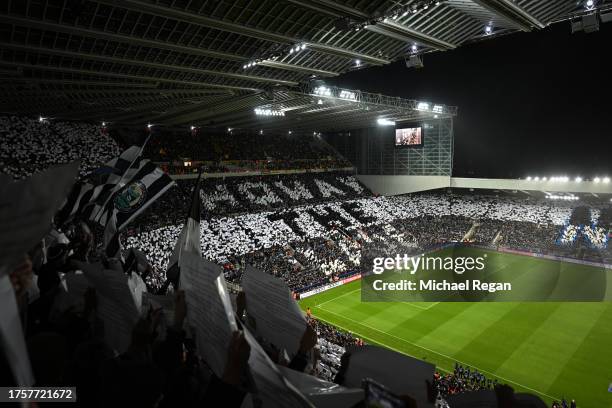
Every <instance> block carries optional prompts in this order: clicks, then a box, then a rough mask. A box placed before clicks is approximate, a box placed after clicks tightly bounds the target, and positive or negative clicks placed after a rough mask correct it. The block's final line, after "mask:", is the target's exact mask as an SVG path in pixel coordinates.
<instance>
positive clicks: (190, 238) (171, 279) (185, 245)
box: [162, 172, 202, 293]
mask: <svg viewBox="0 0 612 408" xmlns="http://www.w3.org/2000/svg"><path fill="white" fill-rule="evenodd" d="M201 178H202V173H201V172H200V174H199V175H198V180H197V182H196V185H195V187H194V189H193V192H192V193H191V205H190V206H189V214H187V220H186V221H185V225H184V226H183V229H182V230H181V233H180V234H179V236H178V239H177V240H176V244H175V245H174V250H173V251H172V254H171V255H170V258H169V259H168V269H167V270H166V278H167V280H166V284H165V285H164V287H163V288H162V293H165V291H166V289H167V288H168V284H169V283H172V284H173V285H175V286H176V285H177V284H178V275H179V260H180V258H181V253H182V252H183V251H185V252H191V253H195V254H197V255H198V256H200V257H201V256H202V248H201V247H200V202H201V200H200V180H201Z"/></svg>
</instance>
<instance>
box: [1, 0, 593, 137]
mask: <svg viewBox="0 0 612 408" xmlns="http://www.w3.org/2000/svg"><path fill="white" fill-rule="evenodd" d="M581 8H582V5H581V4H578V5H577V3H576V1H575V0H440V1H436V0H411V1H385V0H345V1H331V0H284V1H283V0H238V1H235V0H223V1H219V0H214V1H213V0H209V1H206V0H157V1H156V0H95V1H93V0H91V1H89V0H48V1H45V0H6V1H4V2H2V4H1V5H0V78H1V81H2V82H1V83H2V85H1V87H0V111H5V112H20V113H29V114H35V115H39V114H42V115H46V116H51V117H54V116H57V117H66V118H76V119H95V120H105V121H115V122H125V123H143V122H144V121H151V122H158V123H168V124H196V125H197V124H207V123H209V122H210V121H212V120H214V122H215V123H218V124H223V125H227V126H235V127H259V126H260V125H261V121H262V118H263V116H261V115H255V113H254V110H255V108H260V109H263V110H264V111H266V110H270V111H276V110H283V112H285V116H282V117H281V116H269V117H267V118H266V119H263V121H264V123H266V128H270V127H274V126H276V127H279V128H296V129H297V128H298V127H300V128H304V129H306V128H308V127H309V126H311V127H310V129H313V127H312V126H314V125H315V124H318V126H317V127H318V129H319V130H327V129H330V128H339V127H341V126H343V125H344V124H348V123H350V124H352V125H353V126H355V127H358V126H360V123H365V122H369V123H370V122H371V121H372V120H376V118H380V117H382V118H388V119H392V120H408V119H413V118H422V117H433V116H434V115H441V114H443V115H454V114H456V108H454V107H447V106H443V105H437V106H439V107H442V111H437V112H433V111H432V110H431V109H430V110H429V111H428V110H427V109H421V110H418V109H417V107H418V106H419V101H413V100H404V99H398V98H390V97H385V96H381V95H372V94H366V93H361V92H358V91H351V90H345V93H344V94H342V95H343V96H344V97H342V95H341V94H340V93H341V92H342V90H338V89H335V88H328V89H329V90H330V93H329V94H328V93H327V92H323V93H320V92H318V93H315V92H314V90H315V89H316V88H317V86H320V84H316V83H314V81H320V80H324V79H325V78H327V77H333V76H337V75H340V74H342V73H345V72H348V71H351V70H355V69H363V68H367V67H370V66H375V65H385V64H389V63H391V62H392V61H396V60H401V59H403V58H407V57H409V56H410V55H411V54H413V53H415V52H416V53H417V54H422V53H427V52H431V51H444V50H450V49H453V48H455V47H458V46H460V45H461V44H464V43H466V42H470V41H474V40H480V39H483V38H487V37H495V36H497V35H502V34H506V33H509V32H513V31H517V30H523V31H528V30H532V29H539V28H543V27H545V26H546V25H548V24H550V23H551V22H553V21H556V20H560V19H564V18H569V17H570V16H572V13H574V12H576V11H577V10H580V9H581ZM415 11H416V12H415ZM487 26H488V27H490V32H489V30H488V29H487V30H485V27H487ZM414 46H416V48H413V47H414ZM347 92H348V93H347ZM351 95H352V96H351ZM347 96H348V97H347ZM319 100H321V101H322V102H323V103H321V102H320V101H319ZM433 106H434V104H430V105H429V107H430V108H433ZM313 118H315V120H314V122H313V120H312V119H313Z"/></svg>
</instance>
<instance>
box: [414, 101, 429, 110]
mask: <svg viewBox="0 0 612 408" xmlns="http://www.w3.org/2000/svg"><path fill="white" fill-rule="evenodd" d="M417 110H423V111H426V110H429V104H428V103H427V102H419V104H418V105H417Z"/></svg>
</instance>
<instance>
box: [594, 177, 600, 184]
mask: <svg viewBox="0 0 612 408" xmlns="http://www.w3.org/2000/svg"><path fill="white" fill-rule="evenodd" d="M600 181H601V179H600V178H599V177H595V178H594V179H593V182H595V183H599V182H600Z"/></svg>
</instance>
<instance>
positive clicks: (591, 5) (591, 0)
mask: <svg viewBox="0 0 612 408" xmlns="http://www.w3.org/2000/svg"><path fill="white" fill-rule="evenodd" d="M594 5H595V1H593V0H587V2H586V3H585V6H586V8H588V9H591V8H593V6H594Z"/></svg>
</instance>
